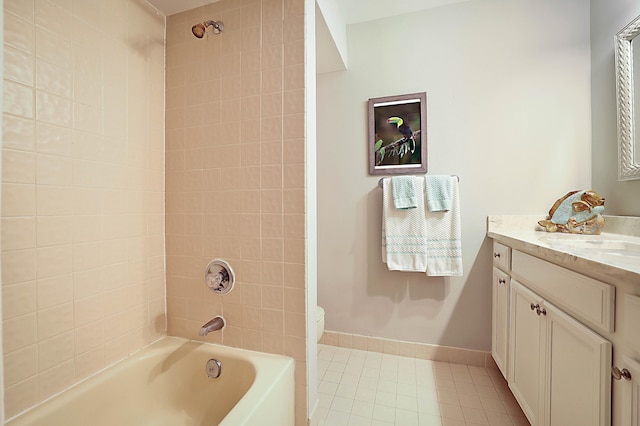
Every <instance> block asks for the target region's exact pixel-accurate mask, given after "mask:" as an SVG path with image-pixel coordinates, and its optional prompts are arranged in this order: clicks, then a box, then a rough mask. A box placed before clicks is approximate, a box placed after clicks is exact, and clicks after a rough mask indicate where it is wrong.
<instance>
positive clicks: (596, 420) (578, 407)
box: [541, 302, 611, 426]
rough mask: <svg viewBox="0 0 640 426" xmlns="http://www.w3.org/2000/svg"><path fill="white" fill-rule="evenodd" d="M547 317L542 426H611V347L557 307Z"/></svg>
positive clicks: (545, 309) (547, 308) (547, 310)
mask: <svg viewBox="0 0 640 426" xmlns="http://www.w3.org/2000/svg"><path fill="white" fill-rule="evenodd" d="M541 308H542V315H541V316H544V317H546V318H545V320H546V321H545V323H546V332H545V334H546V340H547V347H546V354H545V355H546V362H545V364H546V366H547V368H546V371H545V373H546V378H545V383H546V389H545V392H544V394H545V400H546V404H545V405H546V407H545V417H546V419H545V420H546V421H544V422H542V423H543V424H548V425H551V426H564V425H581V426H588V425H592V426H596V425H598V426H605V425H610V424H611V343H610V342H609V341H608V340H605V339H604V338H602V337H601V336H599V335H598V334H596V333H594V332H593V331H591V330H590V329H588V328H587V327H585V326H584V325H582V324H581V323H579V322H578V321H576V320H575V319H573V318H571V317H570V316H568V315H567V314H565V313H564V312H562V311H561V310H560V309H558V308H556V307H555V306H553V305H551V304H549V303H546V302H545V304H544V305H543V306H541Z"/></svg>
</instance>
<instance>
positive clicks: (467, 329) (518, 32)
mask: <svg viewBox="0 0 640 426" xmlns="http://www.w3.org/2000/svg"><path fill="white" fill-rule="evenodd" d="M348 52H349V54H348V56H349V64H348V70H347V71H345V72H335V73H329V74H323V75H320V76H319V77H318V144H317V146H318V206H319V208H318V241H319V243H318V252H319V253H318V302H319V304H320V305H322V306H324V308H325V311H326V328H327V329H328V330H332V331H338V332H343V333H355V334H361V335H365V336H373V337H384V338H390V339H399V340H407V341H413V342H421V343H429V344H439V345H446V346H453V347H459V348H466V349H478V350H485V351H488V350H489V349H490V342H491V332H490V328H491V288H490V282H491V252H490V244H489V242H488V241H487V240H486V239H485V232H486V216H487V215H489V214H540V215H541V218H543V217H544V215H545V214H546V212H547V211H548V210H549V208H550V207H551V205H552V204H553V203H554V201H555V200H556V199H557V198H559V197H561V196H562V195H564V194H565V193H566V192H568V191H570V190H574V189H580V188H585V187H588V186H589V185H590V183H591V176H590V164H591V155H590V152H591V141H590V117H591V115H590V79H589V77H590V76H589V66H590V62H589V61H590V56H589V53H590V52H589V5H588V3H585V2H583V1H581V0H567V1H562V2H556V1H552V0H545V1H524V2H522V1H519V2H513V1H509V0H486V1H472V2H464V3H458V4H455V5H451V6H447V7H441V8H437V9H430V10H427V11H422V12H414V13H411V14H406V15H402V16H397V17H392V18H387V19H384V20H381V21H373V22H368V23H362V24H356V25H351V26H349V27H348ZM422 91H425V92H427V131H428V155H429V160H428V163H429V173H433V174H457V175H459V176H460V179H461V181H460V197H461V203H460V204H461V216H462V247H463V258H464V269H465V275H464V276H463V277H454V278H430V277H426V276H425V275H424V274H420V273H402V272H389V271H387V270H386V267H385V266H384V265H383V264H382V262H381V254H380V223H381V202H382V195H381V191H380V190H379V189H378V188H377V183H378V178H379V176H368V160H367V155H368V154H367V145H366V140H367V99H368V98H373V97H380V96H389V95H395V94H403V93H413V92H422ZM605 195H606V194H605ZM533 225H534V224H532V226H533Z"/></svg>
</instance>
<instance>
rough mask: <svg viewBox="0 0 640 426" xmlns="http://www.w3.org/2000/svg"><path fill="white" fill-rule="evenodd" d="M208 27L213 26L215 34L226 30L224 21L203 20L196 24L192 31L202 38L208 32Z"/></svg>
mask: <svg viewBox="0 0 640 426" xmlns="http://www.w3.org/2000/svg"><path fill="white" fill-rule="evenodd" d="M208 27H213V33H214V34H220V33H221V32H222V30H224V24H223V23H222V21H211V20H209V21H204V22H201V23H199V24H195V25H194V26H193V27H191V32H192V33H193V35H194V36H196V37H198V38H202V37H204V35H205V34H206V32H207V28H208Z"/></svg>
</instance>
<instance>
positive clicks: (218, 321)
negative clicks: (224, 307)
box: [198, 315, 225, 336]
mask: <svg viewBox="0 0 640 426" xmlns="http://www.w3.org/2000/svg"><path fill="white" fill-rule="evenodd" d="M224 325H225V322H224V318H222V317H221V316H220V315H218V316H217V317H215V318H214V319H212V320H211V321H209V322H208V323H206V324H205V325H203V326H202V327H200V333H198V334H199V335H200V336H206V335H207V334H209V333H211V332H212V331H216V330H222V328H223V327H224Z"/></svg>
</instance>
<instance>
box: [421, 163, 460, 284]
mask: <svg viewBox="0 0 640 426" xmlns="http://www.w3.org/2000/svg"><path fill="white" fill-rule="evenodd" d="M450 179H451V210H449V211H444V212H430V211H427V212H426V222H427V235H428V239H427V253H428V255H427V270H426V272H427V275H429V276H434V277H436V276H438V277H439V276H460V275H462V232H461V231H460V197H459V194H458V178H456V177H455V176H452V177H450Z"/></svg>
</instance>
